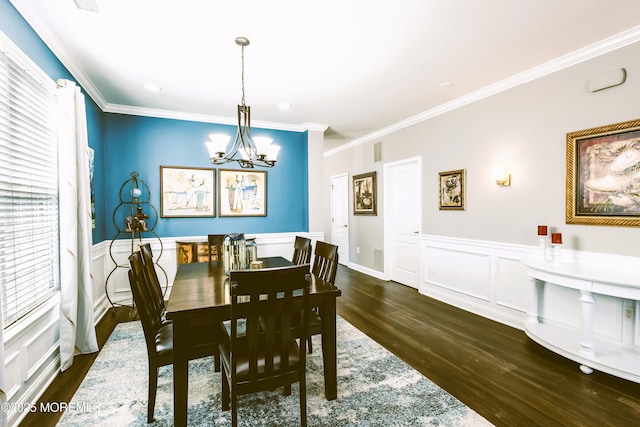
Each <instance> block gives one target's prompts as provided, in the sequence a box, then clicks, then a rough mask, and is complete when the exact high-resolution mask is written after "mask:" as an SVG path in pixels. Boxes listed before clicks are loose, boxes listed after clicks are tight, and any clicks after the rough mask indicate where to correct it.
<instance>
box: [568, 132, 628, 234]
mask: <svg viewBox="0 0 640 427" xmlns="http://www.w3.org/2000/svg"><path fill="white" fill-rule="evenodd" d="M566 144H567V146H566V157H567V158H566V162H567V167H566V223H567V224H587V225H611V226H638V225H640V120H631V121H627V122H620V123H615V124H611V125H606V126H600V127H596V128H591V129H584V130H580V131H575V132H569V133H567V139H566Z"/></svg>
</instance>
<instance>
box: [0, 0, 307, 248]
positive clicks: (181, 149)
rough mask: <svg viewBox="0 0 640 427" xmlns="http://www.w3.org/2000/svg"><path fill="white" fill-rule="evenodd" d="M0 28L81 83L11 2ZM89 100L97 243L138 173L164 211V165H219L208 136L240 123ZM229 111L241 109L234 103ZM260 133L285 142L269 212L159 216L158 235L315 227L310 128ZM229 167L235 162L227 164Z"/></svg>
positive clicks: (108, 231)
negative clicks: (133, 112)
mask: <svg viewBox="0 0 640 427" xmlns="http://www.w3.org/2000/svg"><path fill="white" fill-rule="evenodd" d="M0 31H2V32H3V33H5V34H6V35H7V36H8V37H9V39H11V40H12V41H13V43H15V44H16V45H17V46H18V47H19V48H20V49H21V50H22V51H23V52H24V53H25V54H26V55H27V56H29V58H31V59H32V60H33V61H34V62H35V63H36V64H37V65H38V66H39V67H40V68H42V69H43V70H44V71H45V73H47V74H48V75H49V76H50V77H51V78H52V79H53V80H57V79H60V78H63V79H69V80H74V81H75V79H74V78H73V76H72V75H71V73H70V72H69V70H67V68H66V67H65V66H64V65H63V64H62V63H61V62H60V60H59V59H58V58H57V57H56V56H55V55H54V54H53V53H52V52H51V50H49V48H48V47H47V46H46V44H44V43H43V41H42V40H41V39H40V37H39V36H38V35H37V34H36V33H35V32H34V31H33V29H32V28H31V27H30V26H29V24H28V23H27V22H26V21H25V20H24V19H23V18H22V16H21V15H20V14H19V13H18V12H17V11H16V9H15V8H14V7H13V5H12V4H11V3H10V2H9V0H0ZM85 95H86V93H85ZM86 103H87V108H86V110H87V127H88V139H89V146H90V147H91V148H93V149H94V153H95V172H94V185H95V195H96V199H95V211H96V229H95V230H94V231H93V242H94V243H99V242H101V241H104V240H110V239H111V238H113V237H114V236H115V234H116V230H115V227H114V225H113V219H112V214H113V210H114V209H115V208H116V206H117V205H118V203H119V199H118V190H119V189H120V186H121V185H122V182H124V181H125V180H127V179H128V178H129V177H130V173H131V171H134V170H135V171H137V172H138V173H139V174H140V179H142V180H144V181H146V182H147V184H148V185H149V187H150V189H151V192H152V200H151V202H152V203H153V204H154V205H155V206H156V209H157V210H158V212H159V211H160V194H159V192H160V182H159V179H160V178H159V175H160V166H161V165H164V166H187V167H204V168H210V167H213V165H211V163H210V161H209V158H208V154H207V150H206V148H205V146H204V141H205V140H206V139H207V136H208V134H209V133H212V132H217V131H224V132H226V133H228V134H229V135H234V134H235V128H234V127H233V126H227V125H219V124H211V123H201V122H190V121H184V120H172V119H159V118H149V117H139V116H130V115H122V114H112V113H103V112H102V111H101V110H100V108H99V107H98V106H97V105H96V104H95V103H94V102H93V100H92V99H91V98H90V97H89V96H87V97H86ZM229 108H230V111H234V106H233V105H230V106H229ZM258 135H266V136H270V137H272V138H273V139H274V141H276V143H277V144H278V145H280V146H281V147H282V149H281V151H280V155H279V157H278V163H277V165H276V166H275V167H274V168H271V169H266V170H267V216H266V217H247V218H219V217H216V218H158V225H157V227H156V232H157V233H158V235H159V236H160V237H176V236H195V235H198V236H199V235H204V234H209V233H229V232H244V233H276V232H305V231H308V228H309V223H308V221H309V220H308V218H309V215H308V200H309V197H308V167H307V166H308V161H307V159H308V154H307V153H308V149H307V144H308V138H307V133H306V132H287V131H276V130H264V131H263V130H261V129H254V130H253V136H258ZM61 167H64V165H61ZM223 168H225V169H234V168H235V167H233V166H230V164H228V165H224V166H223ZM118 220H119V219H118Z"/></svg>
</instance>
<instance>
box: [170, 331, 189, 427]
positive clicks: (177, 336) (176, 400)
mask: <svg viewBox="0 0 640 427" xmlns="http://www.w3.org/2000/svg"><path fill="white" fill-rule="evenodd" d="M188 336H189V324H188V322H187V321H176V320H174V321H173V424H174V425H175V426H186V425H187V393H188V390H189V360H188V356H187V345H188V339H187V337H188Z"/></svg>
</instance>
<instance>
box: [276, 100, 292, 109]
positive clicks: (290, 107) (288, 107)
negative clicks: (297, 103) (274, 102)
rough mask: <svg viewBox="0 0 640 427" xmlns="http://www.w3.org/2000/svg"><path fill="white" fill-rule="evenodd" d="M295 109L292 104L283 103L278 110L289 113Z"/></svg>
mask: <svg viewBox="0 0 640 427" xmlns="http://www.w3.org/2000/svg"><path fill="white" fill-rule="evenodd" d="M292 108H293V106H292V105H291V104H289V103H288V102H281V103H279V104H278V109H280V110H282V111H287V110H291V109H292Z"/></svg>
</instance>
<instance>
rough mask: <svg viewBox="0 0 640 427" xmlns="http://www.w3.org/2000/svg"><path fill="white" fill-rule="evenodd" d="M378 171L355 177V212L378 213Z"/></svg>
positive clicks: (363, 213)
mask: <svg viewBox="0 0 640 427" xmlns="http://www.w3.org/2000/svg"><path fill="white" fill-rule="evenodd" d="M377 197H378V195H377V192H376V172H375V171H373V172H368V173H363V174H360V175H355V176H354V177H353V214H354V215H377V214H378V211H377Z"/></svg>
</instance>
